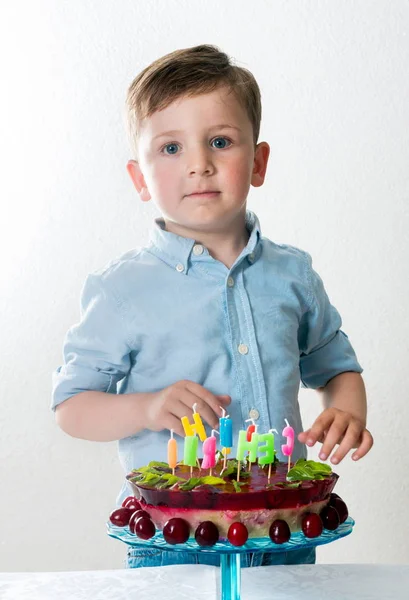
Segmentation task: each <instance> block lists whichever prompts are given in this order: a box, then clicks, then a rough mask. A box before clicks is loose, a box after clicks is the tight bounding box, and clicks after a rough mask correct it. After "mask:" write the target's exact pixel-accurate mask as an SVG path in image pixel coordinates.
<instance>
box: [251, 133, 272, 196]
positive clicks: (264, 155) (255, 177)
mask: <svg viewBox="0 0 409 600" xmlns="http://www.w3.org/2000/svg"><path fill="white" fill-rule="evenodd" d="M269 156H270V146H269V145H268V144H267V142H260V143H259V144H257V146H256V151H255V154H254V166H253V173H252V176H251V185H252V186H254V187H260V186H261V185H263V183H264V179H265V176H266V170H267V163H268V157H269Z"/></svg>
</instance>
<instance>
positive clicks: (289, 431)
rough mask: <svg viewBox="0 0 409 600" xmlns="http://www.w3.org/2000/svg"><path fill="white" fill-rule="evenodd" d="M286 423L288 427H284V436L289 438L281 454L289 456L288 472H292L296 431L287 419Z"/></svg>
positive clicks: (282, 447)
mask: <svg viewBox="0 0 409 600" xmlns="http://www.w3.org/2000/svg"><path fill="white" fill-rule="evenodd" d="M284 420H285V422H286V427H284V429H283V436H284V437H285V438H287V441H286V443H285V444H283V445H282V446H281V452H282V453H283V454H284V456H288V470H290V467H291V455H292V453H293V450H294V437H295V436H294V429H293V428H292V427H290V425H289V423H288V421H287V419H284Z"/></svg>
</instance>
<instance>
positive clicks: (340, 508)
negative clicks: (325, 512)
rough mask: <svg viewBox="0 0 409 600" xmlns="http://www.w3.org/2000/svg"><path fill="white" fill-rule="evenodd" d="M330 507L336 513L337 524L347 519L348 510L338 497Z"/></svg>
mask: <svg viewBox="0 0 409 600" xmlns="http://www.w3.org/2000/svg"><path fill="white" fill-rule="evenodd" d="M331 506H333V507H334V508H335V510H336V511H337V513H338V515H339V522H340V523H344V522H345V521H346V520H347V518H348V508H347V505H346V504H345V502H344V501H343V500H341V498H339V497H338V498H335V499H334V501H333V502H332V504H331Z"/></svg>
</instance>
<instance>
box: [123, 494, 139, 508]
mask: <svg viewBox="0 0 409 600" xmlns="http://www.w3.org/2000/svg"><path fill="white" fill-rule="evenodd" d="M134 500H136V498H135V496H127V497H126V498H125V499H124V500H123V501H122V504H121V506H125V507H126V505H127V503H128V502H133V501H134Z"/></svg>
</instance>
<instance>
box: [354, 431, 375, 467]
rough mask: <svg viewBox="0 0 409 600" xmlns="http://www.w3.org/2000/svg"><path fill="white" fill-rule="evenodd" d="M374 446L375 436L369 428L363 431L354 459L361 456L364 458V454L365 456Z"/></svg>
mask: <svg viewBox="0 0 409 600" xmlns="http://www.w3.org/2000/svg"><path fill="white" fill-rule="evenodd" d="M372 446H373V437H372V435H371V433H370V432H369V431H368V430H367V429H365V430H364V432H363V433H362V441H361V443H360V445H359V447H358V449H357V450H356V451H355V452H354V453H353V455H352V459H353V460H359V459H360V458H362V457H363V456H365V454H367V453H368V452H369V450H370V449H371V448H372Z"/></svg>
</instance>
